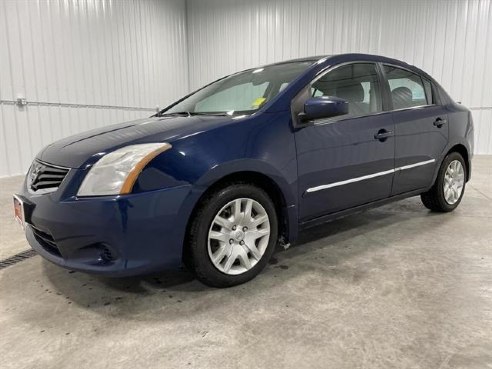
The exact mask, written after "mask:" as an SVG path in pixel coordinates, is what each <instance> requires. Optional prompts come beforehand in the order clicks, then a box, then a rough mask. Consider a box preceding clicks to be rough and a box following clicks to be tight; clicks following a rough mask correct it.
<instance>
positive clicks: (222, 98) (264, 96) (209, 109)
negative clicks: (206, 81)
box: [161, 61, 313, 115]
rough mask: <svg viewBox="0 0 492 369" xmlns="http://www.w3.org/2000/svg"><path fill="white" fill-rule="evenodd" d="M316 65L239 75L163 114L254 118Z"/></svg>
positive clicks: (274, 67)
mask: <svg viewBox="0 0 492 369" xmlns="http://www.w3.org/2000/svg"><path fill="white" fill-rule="evenodd" d="M312 64H313V62H311V61H302V62H289V63H283V64H277V65H271V66H266V67H264V68H257V69H250V70H247V71H244V72H240V73H236V74H233V75H231V76H229V77H226V78H224V79H221V80H219V81H216V82H213V83H212V84H210V85H208V86H206V87H204V88H202V89H201V90H199V91H197V92H196V93H194V94H193V95H190V96H188V97H187V98H186V99H184V100H183V101H181V102H179V103H177V104H176V105H174V106H172V107H171V108H169V109H167V110H165V111H163V112H161V114H178V113H188V114H229V115H243V114H252V113H254V112H255V111H257V110H258V109H260V108H261V107H262V106H263V105H265V104H266V103H267V102H268V101H270V100H271V99H273V98H274V97H275V96H277V95H278V94H279V93H280V92H281V91H282V90H283V89H284V88H286V87H287V85H288V84H289V83H290V82H292V81H293V80H294V79H295V78H297V77H298V76H299V75H300V74H301V73H302V72H304V71H305V70H306V69H307V68H308V67H309V66H310V65H312Z"/></svg>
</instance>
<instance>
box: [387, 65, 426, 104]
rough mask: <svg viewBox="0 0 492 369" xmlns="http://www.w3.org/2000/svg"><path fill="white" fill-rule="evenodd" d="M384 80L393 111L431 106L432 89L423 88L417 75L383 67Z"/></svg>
mask: <svg viewBox="0 0 492 369" xmlns="http://www.w3.org/2000/svg"><path fill="white" fill-rule="evenodd" d="M384 71H385V73H386V78H387V80H388V83H389V87H390V90H391V100H392V101H393V109H406V108H411V107H414V106H422V105H429V104H432V88H431V85H430V83H429V82H428V81H427V82H428V87H427V88H424V83H423V82H422V78H420V76H419V75H418V74H415V73H412V72H410V71H407V70H404V69H400V68H396V67H393V66H388V65H385V66H384Z"/></svg>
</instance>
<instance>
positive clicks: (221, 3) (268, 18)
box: [187, 0, 492, 154]
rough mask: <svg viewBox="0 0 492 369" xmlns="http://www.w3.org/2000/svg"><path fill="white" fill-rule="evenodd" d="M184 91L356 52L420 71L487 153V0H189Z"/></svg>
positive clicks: (490, 149) (490, 106)
mask: <svg viewBox="0 0 492 369" xmlns="http://www.w3.org/2000/svg"><path fill="white" fill-rule="evenodd" d="M187 11H188V44H189V45H188V46H189V68H190V74H189V78H190V87H191V89H196V88H198V87H199V86H201V85H203V84H205V83H207V82H210V81H212V80H214V79H216V78H218V77H221V76H223V75H225V74H228V73H232V72H235V71H237V70H241V69H246V68H249V67H254V66H257V65H261V64H265V63H272V62H276V61H281V60H286V59H291V58H296V57H302V56H311V55H324V54H338V53H345V52H362V53H371V54H380V55H385V56H389V57H393V58H397V59H401V60H404V61H406V62H407V63H410V64H413V65H415V66H417V67H420V68H422V69H424V70H425V71H427V72H428V73H429V74H431V75H432V76H433V77H434V78H436V79H437V80H438V81H439V82H440V83H441V84H442V85H443V86H444V88H445V89H446V90H447V91H448V92H449V93H450V94H451V96H452V97H453V98H454V99H455V100H456V101H461V102H462V103H463V104H465V105H466V106H468V107H469V108H471V109H472V111H473V116H474V121H475V128H476V130H475V131H476V146H475V152H476V153H478V154H486V153H487V154H492V128H491V126H492V2H491V1H490V0H373V1H367V0H345V1H335V0H269V1H265V0H188V2H187Z"/></svg>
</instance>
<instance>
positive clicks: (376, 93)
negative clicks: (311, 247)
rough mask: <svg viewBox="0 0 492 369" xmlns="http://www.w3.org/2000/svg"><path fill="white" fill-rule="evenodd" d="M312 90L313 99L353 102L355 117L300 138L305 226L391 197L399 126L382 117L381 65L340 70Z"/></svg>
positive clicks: (307, 130) (323, 123) (329, 122)
mask: <svg viewBox="0 0 492 369" xmlns="http://www.w3.org/2000/svg"><path fill="white" fill-rule="evenodd" d="M308 88H309V90H308V91H309V93H308V94H307V95H311V96H322V95H326V96H337V97H340V98H343V99H345V100H347V101H348V102H349V113H348V115H344V116H339V117H335V118H329V119H319V120H317V121H315V122H314V124H312V125H309V126H306V127H304V128H301V129H299V130H298V131H297V132H296V133H295V138H296V147H297V161H298V191H299V212H300V221H301V222H303V221H306V220H309V219H313V218H316V217H319V216H322V215H325V214H329V213H334V212H337V211H340V210H344V209H348V208H352V207H355V206H358V205H362V204H366V203H369V202H372V201H376V200H380V199H384V198H387V197H389V196H390V193H391V185H392V181H393V175H394V147H395V142H394V137H393V132H394V124H393V120H392V117H391V114H388V113H382V99H381V83H380V78H379V74H378V71H377V66H376V64H373V63H354V64H349V65H343V66H340V67H338V68H336V69H333V70H331V71H329V72H327V73H326V74H324V75H322V76H321V77H320V78H318V79H316V80H315V81H314V82H312V83H311V84H310V86H308Z"/></svg>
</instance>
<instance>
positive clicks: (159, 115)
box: [154, 111, 192, 117]
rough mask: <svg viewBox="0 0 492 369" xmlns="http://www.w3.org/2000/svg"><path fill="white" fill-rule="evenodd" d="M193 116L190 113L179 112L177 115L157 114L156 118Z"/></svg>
mask: <svg viewBox="0 0 492 369" xmlns="http://www.w3.org/2000/svg"><path fill="white" fill-rule="evenodd" d="M191 114H192V113H190V112H189V111H178V112H175V113H157V114H155V115H154V117H172V116H179V117H181V116H183V117H191Z"/></svg>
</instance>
